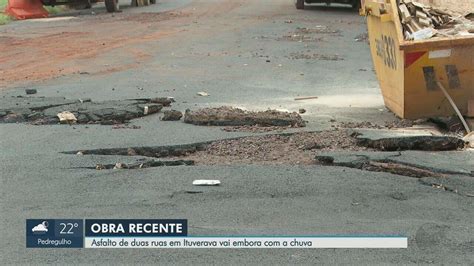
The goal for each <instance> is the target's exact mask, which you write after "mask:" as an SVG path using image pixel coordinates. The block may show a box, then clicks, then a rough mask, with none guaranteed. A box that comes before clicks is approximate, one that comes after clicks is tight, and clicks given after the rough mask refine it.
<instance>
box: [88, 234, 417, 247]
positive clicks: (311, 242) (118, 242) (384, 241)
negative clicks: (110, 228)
mask: <svg viewBox="0 0 474 266" xmlns="http://www.w3.org/2000/svg"><path fill="white" fill-rule="evenodd" d="M85 248H231V249H235V248H299V249H305V248H346V249H359V248H372V249H379V248H400V249H402V248H408V239H407V238H406V237H398V236H394V237H391V236H389V237H364V236H363V237H339V236H337V237H301V236H295V237H265V236H264V237H254V236H249V237H235V236H232V237H220V236H214V237H191V236H188V237H86V238H85Z"/></svg>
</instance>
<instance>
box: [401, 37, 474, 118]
mask: <svg viewBox="0 0 474 266" xmlns="http://www.w3.org/2000/svg"><path fill="white" fill-rule="evenodd" d="M404 53H405V79H404V88H405V96H404V103H405V105H404V106H405V108H404V109H405V110H404V116H403V117H404V118H409V119H417V118H422V117H435V116H446V115H453V114H455V112H454V110H453V108H452V107H451V105H450V104H449V102H448V100H447V99H446V97H445V96H444V94H443V92H442V91H441V89H440V88H439V87H438V85H437V84H436V82H437V81H440V82H441V83H442V84H443V86H444V87H445V88H446V89H447V91H448V93H449V95H450V96H451V97H452V98H453V100H454V102H455V103H456V105H457V106H458V108H459V109H460V111H461V112H462V113H463V114H467V104H468V100H469V99H474V46H452V47H447V48H444V49H436V48H435V49H422V50H413V51H405V52H404Z"/></svg>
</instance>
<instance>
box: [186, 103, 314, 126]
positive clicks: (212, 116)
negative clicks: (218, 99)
mask: <svg viewBox="0 0 474 266" xmlns="http://www.w3.org/2000/svg"><path fill="white" fill-rule="evenodd" d="M184 122H185V123H189V124H194V125H205V126H256V125H258V126H262V127H266V126H279V127H281V126H291V127H304V126H305V125H306V123H305V121H304V120H303V119H302V118H301V116H300V115H299V114H298V113H295V112H294V113H287V112H280V111H276V110H267V111H260V112H253V111H245V110H242V109H239V108H233V107H226V106H224V107H218V108H203V109H199V110H196V111H191V110H186V112H185V114H184Z"/></svg>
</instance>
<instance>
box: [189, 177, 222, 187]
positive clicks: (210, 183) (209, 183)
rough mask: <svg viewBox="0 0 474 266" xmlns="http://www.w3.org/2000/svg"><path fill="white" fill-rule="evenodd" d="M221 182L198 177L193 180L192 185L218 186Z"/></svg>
mask: <svg viewBox="0 0 474 266" xmlns="http://www.w3.org/2000/svg"><path fill="white" fill-rule="evenodd" d="M220 184H221V181H219V180H204V179H198V180H194V181H193V185H195V186H218V185H220Z"/></svg>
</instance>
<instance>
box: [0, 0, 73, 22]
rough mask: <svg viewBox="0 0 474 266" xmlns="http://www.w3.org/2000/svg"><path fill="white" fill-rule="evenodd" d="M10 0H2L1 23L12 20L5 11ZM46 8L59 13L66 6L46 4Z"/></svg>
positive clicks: (0, 7)
mask: <svg viewBox="0 0 474 266" xmlns="http://www.w3.org/2000/svg"><path fill="white" fill-rule="evenodd" d="M7 3H8V0H0V25H4V24H7V23H8V22H10V21H11V20H12V18H11V17H10V16H8V15H6V14H5V13H4V12H3V11H4V10H5V7H6V6H7ZM44 8H45V9H46V10H48V13H49V14H58V13H59V12H61V11H62V10H64V7H59V6H55V7H52V6H45V7H44Z"/></svg>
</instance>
